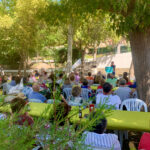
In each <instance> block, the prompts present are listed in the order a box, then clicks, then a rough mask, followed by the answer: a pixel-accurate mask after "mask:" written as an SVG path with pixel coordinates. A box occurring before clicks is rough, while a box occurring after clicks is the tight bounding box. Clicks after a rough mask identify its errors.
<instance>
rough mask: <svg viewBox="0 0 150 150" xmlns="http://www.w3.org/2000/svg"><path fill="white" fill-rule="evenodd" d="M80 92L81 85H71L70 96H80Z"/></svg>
mask: <svg viewBox="0 0 150 150" xmlns="http://www.w3.org/2000/svg"><path fill="white" fill-rule="evenodd" d="M80 94H81V87H79V86H75V87H73V89H72V96H74V97H78V96H80Z"/></svg>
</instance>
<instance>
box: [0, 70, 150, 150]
mask: <svg viewBox="0 0 150 150" xmlns="http://www.w3.org/2000/svg"><path fill="white" fill-rule="evenodd" d="M0 82H1V88H2V90H3V94H4V95H8V96H11V95H13V96H16V97H15V98H14V97H13V98H12V99H11V100H10V104H11V109H12V113H20V116H19V119H18V121H16V122H15V123H16V124H19V125H23V124H24V123H25V122H26V123H27V125H29V126H32V125H33V123H34V121H33V118H32V117H31V116H29V115H28V113H27V112H25V113H21V111H22V109H23V108H24V107H25V106H26V105H27V103H28V101H29V102H30V101H31V102H33V101H32V100H39V101H40V102H41V103H47V102H48V101H49V99H51V100H52V99H53V98H54V93H55V92H56V91H60V95H61V94H63V96H62V95H61V103H60V104H59V108H60V109H61V108H62V107H63V108H64V110H65V113H64V116H66V115H68V113H69V111H70V110H71V106H81V104H83V103H84V102H86V104H87V105H88V104H92V103H93V104H95V107H98V106H99V105H100V104H104V103H105V104H107V105H108V106H113V109H119V108H120V105H121V103H122V102H123V101H124V100H126V99H128V98H131V97H132V98H133V97H134V98H136V97H137V92H136V81H132V82H131V81H130V80H129V77H128V73H126V72H124V73H123V75H122V77H121V78H119V79H118V78H116V77H115V73H114V72H113V73H112V74H108V76H107V77H106V76H104V75H103V74H102V73H101V72H98V73H97V75H92V73H91V72H89V73H88V76H84V75H83V74H82V72H81V73H78V72H76V71H75V72H71V73H70V74H69V75H66V74H65V72H57V73H54V72H51V73H47V72H46V71H45V70H42V71H41V72H40V73H39V72H38V71H35V72H33V73H31V74H30V75H29V76H27V77H23V76H21V75H20V74H18V75H17V76H2V77H1V78H0ZM66 89H67V90H68V91H69V94H68V93H67V92H65V91H66ZM20 93H22V97H18V94H20ZM68 95H69V96H68ZM58 112H59V110H58ZM0 117H1V118H5V117H6V116H5V115H1V116H0ZM62 125H63V124H62ZM106 126H107V120H106V119H105V118H104V119H103V120H101V121H100V123H99V124H98V125H97V126H96V127H95V129H94V130H93V131H85V132H84V134H86V138H85V144H86V145H90V146H94V147H101V148H102V147H104V148H112V147H113V148H114V149H115V150H120V149H121V147H120V143H119V140H118V137H117V136H116V135H115V134H105V133H104V131H105V129H106ZM146 136H148V135H146ZM141 143H142V141H141V142H140V146H139V147H140V149H141V148H142V144H141Z"/></svg>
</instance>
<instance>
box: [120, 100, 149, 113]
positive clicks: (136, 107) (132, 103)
mask: <svg viewBox="0 0 150 150" xmlns="http://www.w3.org/2000/svg"><path fill="white" fill-rule="evenodd" d="M124 106H125V107H126V109H127V111H141V108H142V107H144V109H145V112H147V105H146V103H145V102H144V101H142V100H140V99H137V98H135V99H132V98H130V99H126V100H124V101H123V102H122V104H121V107H120V109H121V110H123V107H124Z"/></svg>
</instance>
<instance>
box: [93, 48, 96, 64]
mask: <svg viewBox="0 0 150 150" xmlns="http://www.w3.org/2000/svg"><path fill="white" fill-rule="evenodd" d="M96 57H97V46H96V47H94V53H93V66H96Z"/></svg>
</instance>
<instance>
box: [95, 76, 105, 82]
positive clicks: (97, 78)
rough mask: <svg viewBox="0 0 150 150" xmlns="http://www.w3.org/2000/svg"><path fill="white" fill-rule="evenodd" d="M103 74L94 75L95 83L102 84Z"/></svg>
mask: <svg viewBox="0 0 150 150" xmlns="http://www.w3.org/2000/svg"><path fill="white" fill-rule="evenodd" d="M102 79H103V78H102V76H101V75H97V76H95V77H94V84H100V83H101V80H102Z"/></svg>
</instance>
